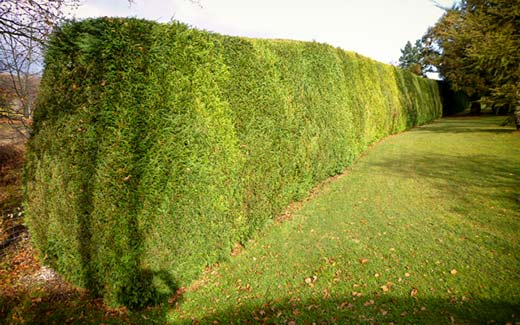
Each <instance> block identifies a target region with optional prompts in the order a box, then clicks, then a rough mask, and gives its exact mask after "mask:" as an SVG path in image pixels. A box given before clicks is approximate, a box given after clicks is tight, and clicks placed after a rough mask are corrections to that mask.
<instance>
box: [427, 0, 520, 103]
mask: <svg viewBox="0 0 520 325" xmlns="http://www.w3.org/2000/svg"><path fill="white" fill-rule="evenodd" d="M423 41H424V43H425V45H426V51H425V61H426V62H427V63H428V64H431V65H433V66H435V67H436V68H437V69H438V70H439V72H440V73H441V75H442V76H444V77H445V78H446V79H447V80H449V81H450V82H451V83H452V85H453V87H454V88H455V90H459V89H460V90H463V91H465V92H466V93H467V94H468V95H470V96H472V97H473V99H480V98H482V97H483V99H485V100H486V101H488V102H491V103H493V104H496V105H511V107H512V106H514V105H515V104H517V102H518V100H520V92H519V89H520V69H519V68H518V67H519V66H520V3H519V2H518V1H517V0H464V1H461V2H460V3H458V4H457V5H456V6H455V7H453V8H452V9H450V10H447V12H446V13H445V15H444V16H443V17H442V18H441V19H440V20H439V22H438V23H437V24H436V25H435V26H434V27H432V28H431V29H430V30H429V31H428V33H427V34H426V35H425V36H424V38H423Z"/></svg>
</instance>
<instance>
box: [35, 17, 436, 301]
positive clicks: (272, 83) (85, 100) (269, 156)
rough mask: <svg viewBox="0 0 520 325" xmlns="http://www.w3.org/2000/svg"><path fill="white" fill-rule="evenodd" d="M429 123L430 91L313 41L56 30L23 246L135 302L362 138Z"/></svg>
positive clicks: (123, 26) (93, 27)
mask: <svg viewBox="0 0 520 325" xmlns="http://www.w3.org/2000/svg"><path fill="white" fill-rule="evenodd" d="M440 114H441V102H440V98H439V94H438V89H437V85H436V84H435V82H432V81H429V80H426V79H422V78H419V77H416V76H414V75H412V74H410V73H408V72H406V71H402V70H399V69H397V68H395V67H392V66H389V65H385V64H381V63H378V62H375V61H372V60H370V59H368V58H365V57H362V56H360V55H357V54H355V53H350V52H345V51H343V50H341V49H337V48H333V47H331V46H329V45H325V44H319V43H316V42H313V43H308V42H296V41H286V40H259V39H247V38H240V37H229V36H222V35H218V34H213V33H208V32H204V31H199V30H195V29H191V28H188V27H187V26H185V25H183V24H180V23H172V24H157V23H153V22H149V21H143V20H137V19H118V18H103V19H94V20H85V21H81V22H73V23H68V24H66V25H64V26H62V27H61V28H60V29H59V30H58V31H57V32H56V33H55V34H54V36H53V37H52V39H51V41H50V44H49V46H48V49H47V52H46V57H45V73H44V77H43V80H42V85H41V90H40V94H39V98H38V104H37V108H36V111H35V116H34V132H33V135H32V138H31V139H30V141H29V151H28V158H27V169H26V183H25V186H26V194H27V200H26V203H25V207H26V210H27V215H28V217H29V223H30V229H31V233H32V238H33V241H34V243H35V244H36V247H37V248H38V249H39V251H40V252H41V256H44V257H45V258H46V260H47V262H48V263H49V264H50V265H52V266H53V267H54V268H56V269H57V270H58V271H59V272H60V273H61V274H63V275H64V276H65V277H66V278H67V279H68V280H70V281H72V282H73V283H76V284H78V285H80V286H83V287H86V288H89V289H90V290H91V291H92V292H93V293H95V294H97V295H100V296H103V297H105V299H106V300H107V301H108V302H110V303H111V304H115V305H119V304H124V305H129V306H136V307H138V306H141V305H143V304H147V303H150V302H153V301H156V300H157V299H159V298H161V297H162V296H165V295H169V294H171V292H172V291H173V290H175V289H176V288H177V287H178V286H180V285H186V284H187V283H189V281H191V280H193V279H195V278H196V277H197V275H198V274H199V273H200V271H201V269H202V268H203V267H204V266H206V265H209V264H212V263H215V262H217V261H219V260H221V259H223V258H226V256H228V255H229V252H230V249H231V248H232V247H233V245H234V243H236V242H239V241H242V242H243V241H245V240H246V239H247V238H249V237H250V236H251V235H252V234H253V233H254V232H255V231H256V230H258V229H259V228H260V227H262V226H263V225H264V224H265V223H266V221H268V220H270V219H272V218H273V217H274V216H276V215H277V214H279V213H280V212H281V211H282V210H283V209H284V207H286V206H287V205H288V204H289V203H290V202H291V201H293V200H297V199H301V198H302V197H304V196H305V195H306V193H307V192H308V191H309V190H310V189H311V188H312V187H313V186H314V185H315V184H316V183H317V182H319V181H320V180H323V179H324V178H326V177H328V176H330V175H334V174H337V173H339V172H341V171H342V170H343V169H344V168H345V167H346V166H348V165H349V164H351V163H352V162H353V161H354V159H356V157H358V156H359V154H360V153H362V152H363V151H364V150H365V149H366V148H367V146H368V145H369V144H371V143H373V142H374V141H377V140H378V139H381V138H382V137H384V136H386V135H389V134H392V133H396V132H400V131H403V130H405V129H407V128H410V127H413V126H415V125H418V124H423V123H426V122H428V121H431V120H432V119H435V118H437V117H439V116H440Z"/></svg>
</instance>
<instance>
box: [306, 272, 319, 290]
mask: <svg viewBox="0 0 520 325" xmlns="http://www.w3.org/2000/svg"><path fill="white" fill-rule="evenodd" d="M316 280H318V277H317V276H316V275H313V276H310V277H307V278H305V283H307V284H308V285H309V286H310V287H311V288H312V287H314V283H315V282H316Z"/></svg>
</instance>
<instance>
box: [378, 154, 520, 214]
mask: <svg viewBox="0 0 520 325" xmlns="http://www.w3.org/2000/svg"><path fill="white" fill-rule="evenodd" d="M371 166H373V167H379V168H382V169H384V171H385V173H393V174H395V175H398V176H400V177H405V178H414V179H417V178H419V179H424V180H428V181H431V182H432V183H433V184H434V186H436V187H437V188H438V189H440V190H441V191H443V192H444V193H447V194H453V195H456V196H457V197H458V198H460V199H461V200H462V201H464V202H466V203H471V202H474V200H473V199H474V196H485V197H486V199H487V200H489V199H494V200H505V201H509V203H512V204H516V203H517V200H518V196H519V195H520V192H519V190H520V160H519V159H508V158H505V157H498V156H492V155H487V154H474V155H467V156H457V155H456V154H453V155H442V154H425V153H420V154H417V153H406V152H405V153H403V154H401V155H400V156H399V157H397V158H394V159H391V158H390V159H385V160H379V161H376V162H372V163H371Z"/></svg>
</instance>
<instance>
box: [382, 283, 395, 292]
mask: <svg viewBox="0 0 520 325" xmlns="http://www.w3.org/2000/svg"><path fill="white" fill-rule="evenodd" d="M393 285H394V284H393V283H392V282H387V283H386V284H383V285H382V286H381V287H380V288H381V290H383V292H388V291H390V289H391V288H392V286H393Z"/></svg>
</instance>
